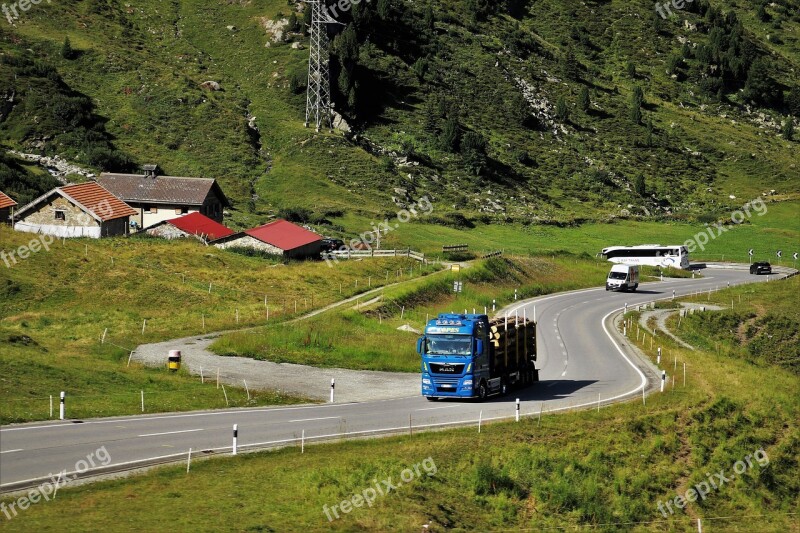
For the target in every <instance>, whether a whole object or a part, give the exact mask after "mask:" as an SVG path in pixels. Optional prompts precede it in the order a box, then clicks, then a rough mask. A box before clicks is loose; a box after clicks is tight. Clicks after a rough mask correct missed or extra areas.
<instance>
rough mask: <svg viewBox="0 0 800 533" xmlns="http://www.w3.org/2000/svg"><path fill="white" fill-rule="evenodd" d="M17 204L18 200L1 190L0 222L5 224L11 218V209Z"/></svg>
mask: <svg viewBox="0 0 800 533" xmlns="http://www.w3.org/2000/svg"><path fill="white" fill-rule="evenodd" d="M16 205H17V202H15V201H14V200H12V199H11V198H9V197H8V195H6V194H5V193H4V192H3V191H0V224H5V223H6V222H9V221H10V220H11V209H12V208H13V207H14V206H16Z"/></svg>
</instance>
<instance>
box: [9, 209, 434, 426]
mask: <svg viewBox="0 0 800 533" xmlns="http://www.w3.org/2000/svg"><path fill="white" fill-rule="evenodd" d="M33 238H34V236H33V235H30V234H23V233H18V232H14V231H11V230H10V229H9V228H8V227H6V226H2V225H0V242H2V249H3V250H6V251H9V250H15V249H16V248H17V247H19V246H21V245H23V244H28V243H29V242H30V241H31V240H32V239H33ZM10 265H11V266H10V268H6V266H5V265H4V264H2V263H0V299H2V304H3V305H2V309H1V310H0V345H1V346H2V349H0V395H2V397H3V402H2V404H0V421H2V423H9V422H21V421H26V420H41V419H47V418H48V417H49V396H50V395H51V394H52V395H54V396H56V397H57V395H58V394H59V392H60V391H62V390H64V391H66V392H67V394H68V395H69V397H70V400H69V411H68V415H69V416H70V417H75V418H81V417H90V416H107V415H118V414H130V413H133V412H138V411H139V410H140V404H139V402H140V396H139V395H140V391H142V390H144V392H145V408H146V410H147V411H148V412H153V411H175V410H187V409H202V408H216V407H225V405H226V403H225V399H224V396H223V395H222V393H221V391H218V390H216V387H214V386H213V385H208V384H206V385H205V386H203V385H201V384H200V383H199V380H197V379H196V378H192V377H190V376H188V375H184V373H183V372H180V373H178V375H168V374H167V373H166V372H165V371H164V370H162V369H148V368H141V367H139V366H138V365H136V364H132V365H131V366H130V367H127V366H126V364H127V360H128V356H129V354H130V351H131V350H133V349H134V348H135V347H136V346H137V345H139V344H143V343H148V342H158V341H164V340H167V339H170V338H175V337H180V336H187V335H195V334H201V333H203V332H204V331H209V332H211V331H219V330H225V329H233V328H236V327H246V326H256V325H260V324H264V323H265V322H266V320H267V308H266V307H265V306H264V298H265V297H266V298H267V306H268V307H269V312H270V317H269V320H270V322H272V321H282V320H283V319H285V318H288V317H290V316H296V313H295V302H297V314H301V313H303V312H306V311H308V310H310V309H312V308H317V307H320V306H323V305H325V304H328V303H331V302H334V301H337V300H339V299H341V298H345V297H347V296H351V295H353V294H356V293H357V292H361V291H363V290H366V289H367V286H368V285H369V284H371V285H372V286H373V287H374V286H377V285H381V284H383V283H385V272H386V271H387V270H390V271H391V272H392V273H394V271H395V270H399V269H402V271H403V277H402V278H401V279H408V277H409V270H408V267H411V266H413V265H416V266H417V268H416V269H415V270H414V274H413V275H414V276H419V275H420V271H419V267H418V265H419V263H417V262H414V261H409V260H407V259H398V260H395V259H378V260H370V261H351V262H348V261H343V262H341V263H340V264H339V265H338V266H337V267H336V268H329V267H328V266H327V265H326V264H325V263H324V262H303V263H292V264H290V265H288V266H287V265H283V264H281V263H274V262H269V261H266V260H263V259H257V258H250V257H244V256H241V255H238V254H236V253H232V252H227V251H221V250H218V249H216V248H213V247H205V246H203V245H202V244H200V243H198V242H195V241H189V242H182V241H175V242H165V241H161V240H157V239H135V238H134V239H104V240H101V241H91V240H67V241H66V242H65V243H62V242H61V241H59V242H56V243H53V244H52V245H50V251H40V252H38V253H35V254H32V255H31V257H30V258H28V259H26V260H23V261H19V262H18V263H17V264H13V263H12V262H10ZM428 268H429V269H430V268H433V267H428ZM391 279H392V280H394V279H395V278H391ZM356 282H358V287H357V288H356ZM209 286H210V287H211V289H210V290H209ZM340 291H341V292H340ZM237 313H238V322H237ZM145 320H146V321H147V323H146V325H145V324H144V321H145ZM204 325H205V329H204V327H203V326H204ZM143 326H145V327H144V333H142V328H143ZM106 330H107V331H106ZM104 332H106V333H105V344H101V339H102V337H103V335H104ZM166 355H167V354H164V356H165V358H166ZM228 397H229V400H230V401H231V405H245V404H247V405H264V404H273V403H289V402H297V401H300V400H301V399H299V398H288V397H284V396H281V395H276V394H273V393H265V392H263V393H256V395H255V397H254V398H253V399H251V402H249V403H247V400H246V393H245V391H244V390H243V389H242V390H238V389H233V390H231V391H230V392H229V395H228ZM56 403H57V402H56ZM57 407H58V406H57V405H56V413H57V411H58V409H57Z"/></svg>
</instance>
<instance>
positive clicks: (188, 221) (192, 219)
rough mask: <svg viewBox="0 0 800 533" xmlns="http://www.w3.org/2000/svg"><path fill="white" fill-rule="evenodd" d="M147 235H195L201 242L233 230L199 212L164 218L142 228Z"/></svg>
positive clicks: (175, 236)
mask: <svg viewBox="0 0 800 533" xmlns="http://www.w3.org/2000/svg"><path fill="white" fill-rule="evenodd" d="M144 231H145V232H146V233H147V234H148V235H153V236H155V237H161V238H164V239H180V238H184V237H197V238H198V239H200V240H201V241H203V242H209V241H215V240H217V239H222V238H223V237H228V236H230V235H233V233H234V232H233V230H231V229H228V228H226V227H225V226H223V225H222V224H220V223H219V222H217V221H215V220H211V219H210V218H208V217H207V216H205V215H202V214H200V213H190V214H188V215H184V216H182V217H177V218H173V219H170V220H165V221H163V222H159V223H157V224H154V225H152V226H150V227H149V228H147V229H145V230H144Z"/></svg>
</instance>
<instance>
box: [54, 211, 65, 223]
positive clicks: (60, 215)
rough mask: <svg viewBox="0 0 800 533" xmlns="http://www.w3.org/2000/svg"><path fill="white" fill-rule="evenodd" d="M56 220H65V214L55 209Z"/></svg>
mask: <svg viewBox="0 0 800 533" xmlns="http://www.w3.org/2000/svg"><path fill="white" fill-rule="evenodd" d="M55 213H56V220H64V221H66V220H67V212H66V211H62V210H61V209H56V212H55Z"/></svg>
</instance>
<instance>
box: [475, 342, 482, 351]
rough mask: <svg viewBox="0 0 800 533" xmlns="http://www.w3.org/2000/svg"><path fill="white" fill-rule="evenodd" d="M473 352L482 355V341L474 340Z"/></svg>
mask: <svg viewBox="0 0 800 533" xmlns="http://www.w3.org/2000/svg"><path fill="white" fill-rule="evenodd" d="M475 351H476V352H477V353H478V354H482V353H483V340H481V339H477V340H475Z"/></svg>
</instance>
